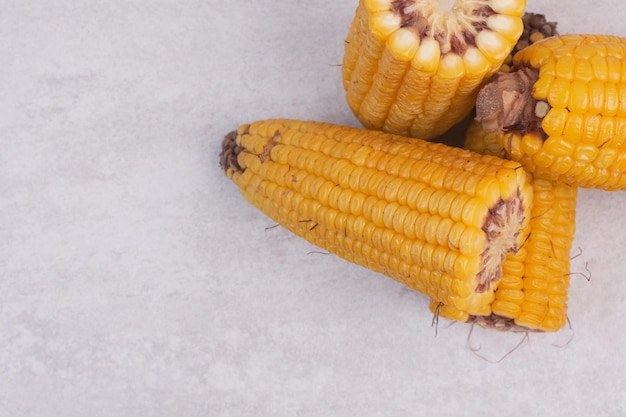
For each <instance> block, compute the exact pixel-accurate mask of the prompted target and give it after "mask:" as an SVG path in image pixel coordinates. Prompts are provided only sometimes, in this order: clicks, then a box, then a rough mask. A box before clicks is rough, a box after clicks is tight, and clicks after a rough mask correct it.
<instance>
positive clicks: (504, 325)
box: [467, 314, 543, 333]
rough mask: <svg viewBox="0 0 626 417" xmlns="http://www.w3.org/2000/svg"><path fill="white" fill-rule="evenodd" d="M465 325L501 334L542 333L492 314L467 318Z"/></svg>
mask: <svg viewBox="0 0 626 417" xmlns="http://www.w3.org/2000/svg"><path fill="white" fill-rule="evenodd" d="M467 323H469V324H476V325H478V326H480V327H484V328H487V329H495V330H499V331H503V332H518V333H530V332H534V333H543V331H542V330H538V329H530V328H528V327H525V326H520V325H519V324H516V323H515V320H513V319H509V318H506V317H501V316H497V315H495V314H492V315H490V316H469V318H468V319H467Z"/></svg>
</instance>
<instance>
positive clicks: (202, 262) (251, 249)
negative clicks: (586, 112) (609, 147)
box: [0, 0, 626, 417]
mask: <svg viewBox="0 0 626 417" xmlns="http://www.w3.org/2000/svg"><path fill="white" fill-rule="evenodd" d="M355 5H356V0H354V1H337V0H315V1H267V0H250V1H241V0H233V1H221V2H218V1H213V0H208V1H207V0H205V1H200V0H197V1H193V0H188V1H185V0H182V1H175V0H152V1H139V0H129V1H122V0H113V1H108V2H98V1H87V0H76V1H63V0H39V1H37V0H35V1H24V0H0V141H1V143H0V417H9V416H10V417H29V416H64V417H74V416H76V417H78V416H330V415H332V416H356V415H362V416H409V415H436V416H474V415H485V414H486V415H500V416H516V415H571V416H583V415H585V416H586V415H597V416H618V415H624V413H625V409H626V400H625V399H624V396H623V392H624V391H625V389H626V381H625V378H626V377H625V375H626V347H625V346H626V345H625V342H624V337H623V335H624V329H625V325H624V323H623V322H622V320H623V317H624V315H625V313H626V303H625V302H624V297H625V295H626V280H625V279H624V278H625V275H626V272H625V271H624V269H625V266H626V262H625V260H624V255H623V248H624V247H625V246H626V231H625V230H624V226H625V225H626V220H625V219H624V215H623V213H624V207H625V206H626V193H606V192H600V191H593V190H584V191H581V193H580V199H579V206H578V222H577V228H578V229H577V234H576V240H575V242H574V247H575V249H574V251H573V253H574V254H576V253H579V252H580V256H578V257H576V258H575V259H574V260H573V262H572V269H573V271H574V272H581V273H584V274H589V272H587V269H588V270H589V271H590V273H591V281H590V282H587V280H586V279H585V278H584V277H583V276H582V275H579V274H574V275H573V276H572V286H571V292H570V310H569V318H570V320H571V324H572V329H565V330H563V331H561V332H559V333H557V334H551V335H534V334H533V335H531V336H530V338H529V340H527V341H524V343H523V344H522V345H521V346H520V347H519V349H517V350H516V351H515V352H514V353H512V354H511V355H509V356H508V357H506V358H505V359H504V360H502V361H500V362H499V363H497V364H494V363H491V362H495V361H497V360H498V359H499V358H501V357H502V356H503V355H504V354H506V352H508V351H510V350H511V349H512V348H513V347H514V346H515V345H517V344H518V343H519V342H520V340H522V335H516V334H499V333H494V332H484V331H479V330H475V331H474V332H473V333H471V335H470V333H469V330H470V328H469V327H468V326H465V325H461V324H454V325H451V326H450V325H449V323H448V322H444V321H441V322H440V323H439V326H438V329H437V330H438V331H437V332H435V329H434V328H432V327H431V314H430V313H429V311H428V307H427V300H426V298H425V297H423V296H422V295H420V294H417V293H414V292H411V291H410V290H407V289H405V288H404V287H402V286H401V285H400V284H397V283H395V282H394V281H392V280H390V279H387V278H385V277H383V276H381V275H378V274H375V273H372V272H370V271H368V270H366V269H364V268H361V267H358V266H355V265H351V264H348V263H347V262H345V261H342V260H341V259H338V258H336V257H334V256H328V255H321V254H319V253H315V252H314V251H315V248H314V247H312V246H310V245H309V244H307V243H306V242H304V241H302V240H300V239H298V238H296V237H294V236H292V235H290V234H289V233H288V232H286V231H284V230H283V229H280V228H273V229H269V230H265V229H266V228H267V227H269V226H272V225H273V223H272V222H271V221H270V220H268V219H267V218H266V217H264V216H263V215H262V214H260V213H259V212H257V211H256V210H255V209H254V208H252V207H251V206H249V205H247V204H246V203H245V202H244V200H243V198H242V197H241V196H240V195H239V194H238V191H237V189H236V188H235V187H234V185H233V184H231V183H230V182H229V181H228V180H227V179H226V178H224V177H223V176H222V174H221V171H220V169H219V167H218V153H219V146H220V142H221V138H222V137H223V135H224V134H225V133H227V132H228V131H229V130H231V129H233V128H235V127H236V126H238V125H239V124H241V123H245V122H250V121H253V120H256V119H262V118H266V117H289V118H300V119H316V120H324V121H330V122H336V123H343V124H349V125H356V121H355V120H354V118H353V116H352V115H351V113H350V112H349V110H348V108H347V105H346V104H345V102H344V98H343V91H342V88H341V77H340V67H339V65H340V63H341V59H342V52H343V39H344V37H345V35H346V33H347V29H348V26H349V24H350V21H351V18H352V15H353V11H354V8H355ZM528 10H530V11H536V12H544V13H546V14H547V15H548V17H549V18H550V19H552V20H558V21H559V29H560V31H561V32H562V33H566V32H603V33H611V34H617V35H623V36H626V29H625V27H624V21H625V20H626V9H625V6H624V3H623V2H622V1H618V0H608V1H603V2H597V1H591V0H575V1H569V2H556V1H554V2H549V1H541V0H535V1H529V2H528ZM478 348H480V350H479V351H478V352H474V350H476V349H478ZM479 355H480V356H482V358H481V357H480V356H479ZM479 413H480V414H479ZM592 413H593V414H592Z"/></svg>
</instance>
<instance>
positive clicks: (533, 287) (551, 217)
mask: <svg viewBox="0 0 626 417" xmlns="http://www.w3.org/2000/svg"><path fill="white" fill-rule="evenodd" d="M465 148H466V149H469V150H472V151H474V152H478V153H482V154H489V155H498V156H502V155H503V154H504V153H505V151H504V149H502V147H500V145H499V144H498V142H497V135H496V134H495V133H485V132H484V131H483V130H482V126H481V125H480V124H478V123H475V122H474V123H471V124H470V126H469V128H468V131H467V135H466V139H465ZM532 187H533V205H532V210H531V216H532V217H531V221H530V233H529V235H528V236H529V237H528V240H527V241H526V242H525V243H524V245H523V247H522V248H521V249H520V250H518V251H517V253H510V254H508V255H507V256H506V257H505V259H504V262H503V264H502V272H503V275H502V279H501V281H500V283H499V285H498V287H497V289H496V291H495V299H494V301H493V303H492V304H491V310H492V314H491V315H489V316H470V315H468V314H464V313H463V312H460V311H458V310H456V309H454V308H451V307H449V306H445V305H440V304H439V303H437V302H434V301H432V302H431V305H430V308H431V310H432V311H433V312H436V313H437V314H439V315H440V316H441V317H445V318H451V319H455V320H459V321H463V322H470V323H477V324H480V325H483V326H487V327H495V328H498V329H501V330H522V331H528V330H539V331H557V330H559V329H561V328H562V327H563V326H564V325H565V324H566V322H567V316H566V313H567V290H568V288H569V272H570V269H569V267H570V250H571V247H572V242H573V239H574V232H575V216H576V195H577V187H574V186H570V185H567V184H562V183H558V182H553V181H551V180H547V179H543V178H541V177H540V176H539V175H537V174H535V176H534V178H533V180H532Z"/></svg>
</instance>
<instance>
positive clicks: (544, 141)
mask: <svg viewBox="0 0 626 417" xmlns="http://www.w3.org/2000/svg"><path fill="white" fill-rule="evenodd" d="M513 64H514V66H515V69H516V71H515V72H512V73H510V74H501V73H498V74H496V75H495V76H494V77H493V80H492V81H490V82H489V83H488V84H487V85H486V86H485V87H484V88H483V89H482V90H481V92H480V94H479V97H478V100H477V105H476V114H477V119H478V120H479V121H481V123H482V124H483V127H484V129H485V130H487V131H491V132H498V142H499V144H500V145H501V146H502V147H503V148H504V149H505V150H506V151H507V153H508V154H509V156H510V157H511V159H513V160H516V161H519V162H521V163H522V164H523V165H524V166H525V167H526V169H527V170H529V171H531V172H534V173H540V174H541V175H542V176H543V177H545V178H547V179H551V180H554V181H559V182H562V183H566V184H572V185H577V186H581V187H593V188H601V189H605V190H620V189H626V71H624V69H625V68H626V39H623V38H618V37H615V36H608V35H560V36H554V37H550V38H546V39H544V40H542V41H539V42H537V43H535V44H533V45H531V46H529V47H528V48H526V49H524V50H522V51H520V52H519V53H517V54H516V55H515V58H514V61H513Z"/></svg>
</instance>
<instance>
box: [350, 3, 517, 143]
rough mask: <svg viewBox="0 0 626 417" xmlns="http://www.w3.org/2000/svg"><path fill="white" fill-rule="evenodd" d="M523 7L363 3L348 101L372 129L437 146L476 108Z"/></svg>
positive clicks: (354, 30) (353, 37)
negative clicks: (437, 140)
mask: <svg viewBox="0 0 626 417" xmlns="http://www.w3.org/2000/svg"><path fill="white" fill-rule="evenodd" d="M525 6H526V2H525V0H360V3H359V5H358V7H357V9H356V13H355V17H354V20H353V23H352V26H351V28H350V31H349V33H348V36H347V39H346V43H345V54H344V60H343V66H342V76H343V85H344V89H345V90H346V99H347V102H348V104H349V106H350V108H351V110H352V111H353V112H354V114H355V115H356V116H357V117H358V118H359V120H360V121H361V123H362V124H363V125H364V126H365V127H366V128H369V129H376V130H383V131H386V132H391V133H396V134H400V135H404V136H412V137H418V138H421V139H432V138H434V137H436V136H438V135H440V134H442V133H443V132H445V131H446V130H448V129H449V128H451V127H452V126H453V125H454V124H455V123H457V122H459V121H460V120H462V119H463V118H464V117H465V116H466V115H467V114H468V113H469V111H470V110H471V109H472V108H473V107H474V103H475V99H476V95H477V93H478V89H479V87H480V85H481V83H482V82H483V80H484V79H486V78H487V77H488V76H490V75H491V74H493V73H494V72H495V71H497V70H498V69H499V68H500V66H501V65H502V63H503V62H504V60H505V58H506V57H507V55H508V54H509V53H510V51H511V50H512V48H513V46H514V45H515V43H516V42H517V40H518V38H519V36H520V35H521V33H522V31H523V24H522V20H521V16H522V14H523V12H524V8H525Z"/></svg>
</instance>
